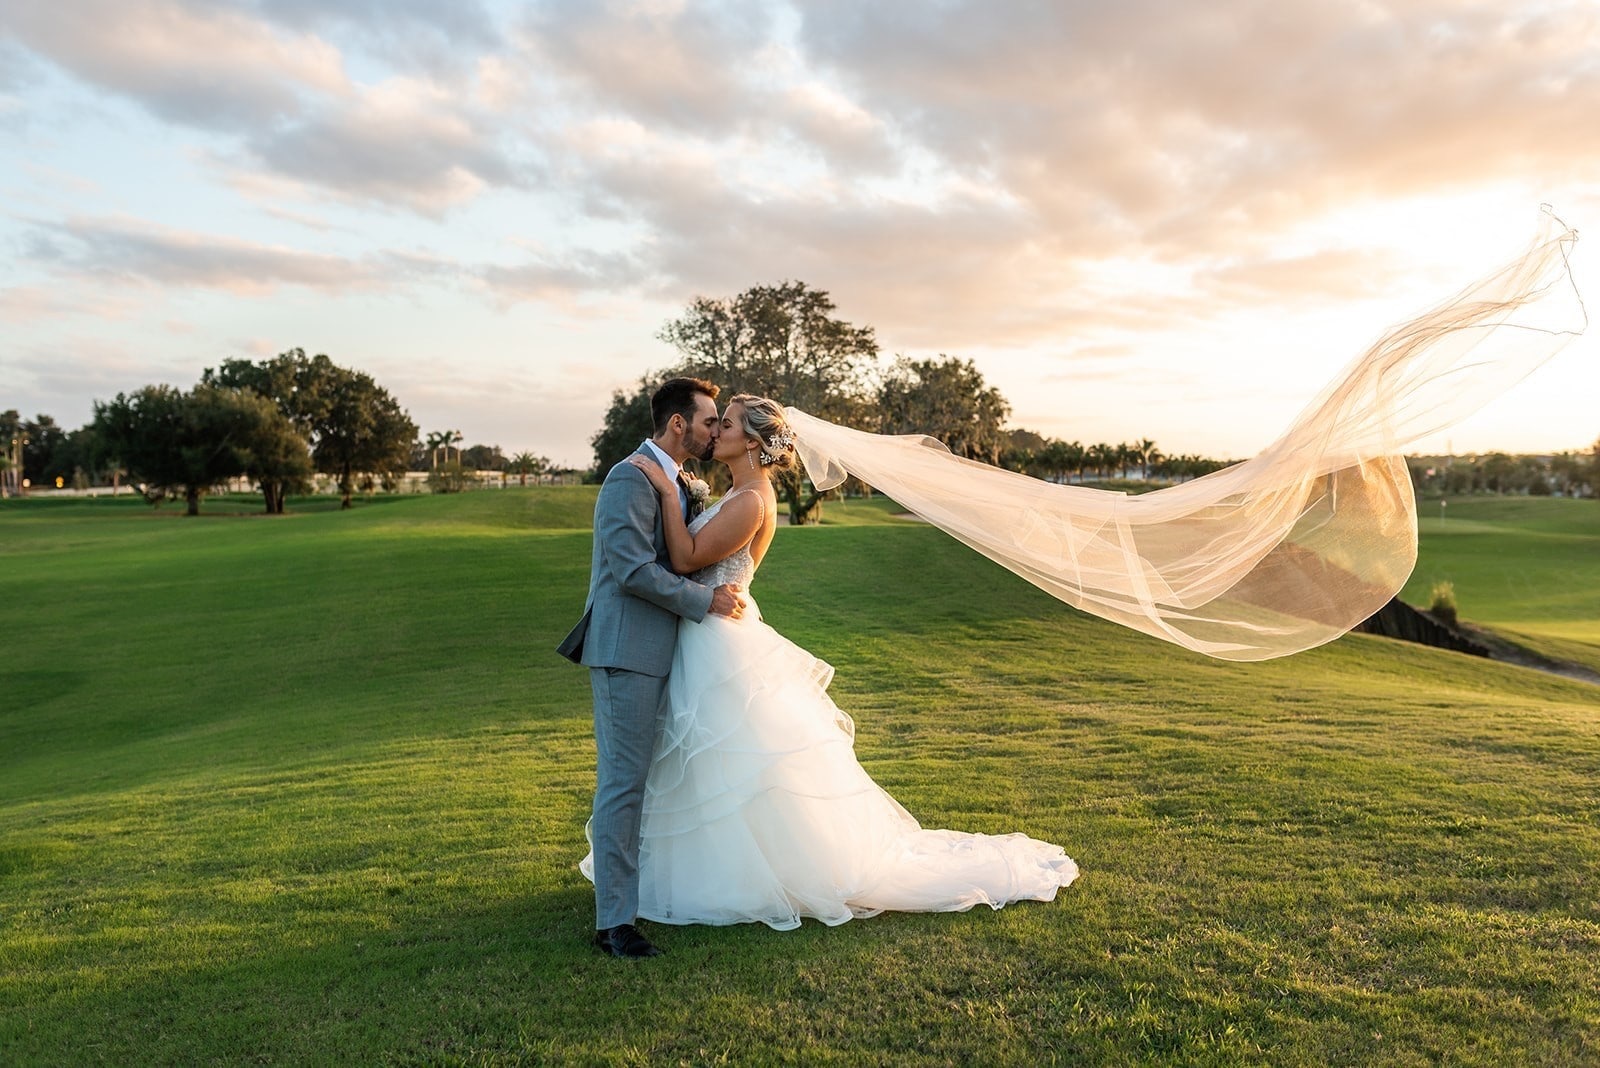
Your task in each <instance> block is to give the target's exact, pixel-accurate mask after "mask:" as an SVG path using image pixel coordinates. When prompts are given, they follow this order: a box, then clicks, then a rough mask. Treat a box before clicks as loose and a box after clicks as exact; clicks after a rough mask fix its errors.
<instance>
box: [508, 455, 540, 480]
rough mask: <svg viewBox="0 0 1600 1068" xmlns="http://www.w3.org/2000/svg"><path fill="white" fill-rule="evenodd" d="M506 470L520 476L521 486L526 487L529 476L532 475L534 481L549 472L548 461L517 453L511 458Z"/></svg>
mask: <svg viewBox="0 0 1600 1068" xmlns="http://www.w3.org/2000/svg"><path fill="white" fill-rule="evenodd" d="M507 470H509V471H515V472H516V473H517V474H519V475H521V476H522V484H523V485H524V486H526V485H527V484H528V476H529V475H532V476H533V477H534V478H535V479H537V478H538V477H539V476H541V475H543V474H544V473H545V472H546V471H548V470H550V461H549V460H547V459H545V458H544V457H543V456H535V455H534V454H533V453H531V452H519V453H517V454H516V455H515V456H513V457H512V458H511V463H510V465H509V466H508V467H507Z"/></svg>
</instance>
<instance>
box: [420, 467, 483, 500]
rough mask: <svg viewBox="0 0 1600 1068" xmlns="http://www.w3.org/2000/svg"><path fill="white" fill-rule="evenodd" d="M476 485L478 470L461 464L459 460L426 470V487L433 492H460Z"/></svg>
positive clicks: (474, 487)
mask: <svg viewBox="0 0 1600 1068" xmlns="http://www.w3.org/2000/svg"><path fill="white" fill-rule="evenodd" d="M477 486H478V472H476V471H474V470H472V469H471V468H468V467H465V466H463V465H462V464H461V462H460V461H459V460H451V461H450V462H449V463H442V464H440V465H439V466H438V467H435V468H434V469H433V470H432V471H430V472H428V489H429V490H431V491H432V492H434V493H460V492H462V491H463V490H469V489H476V488H477Z"/></svg>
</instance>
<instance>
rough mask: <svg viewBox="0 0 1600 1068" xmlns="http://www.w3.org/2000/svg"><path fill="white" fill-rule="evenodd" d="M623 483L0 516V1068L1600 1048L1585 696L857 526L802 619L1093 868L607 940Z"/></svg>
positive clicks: (803, 533)
mask: <svg viewBox="0 0 1600 1068" xmlns="http://www.w3.org/2000/svg"><path fill="white" fill-rule="evenodd" d="M592 492H593V491H592V490H589V489H583V488H576V487H574V488H571V489H561V490H527V491H523V490H508V491H503V492H495V493H487V492H485V493H478V494H473V495H469V496H466V497H460V498H419V499H407V500H396V501H383V502H381V503H380V502H373V503H372V504H368V505H363V506H361V507H358V508H357V509H355V510H354V511H352V512H348V513H339V512H337V511H328V510H322V511H318V510H313V509H311V508H310V507H308V506H306V505H305V504H304V503H302V504H300V505H299V506H298V507H299V511H298V514H295V515H291V516H288V517H284V518H282V519H251V518H246V517H238V518H231V517H218V518H206V517H202V518H200V519H197V520H184V519H181V518H178V517H176V516H168V515H161V514H150V513H149V512H148V511H147V510H145V509H143V508H142V506H140V507H138V508H130V507H128V506H127V505H125V504H116V503H111V502H102V503H99V504H95V505H87V504H74V505H69V504H65V503H61V502H27V503H24V504H22V505H18V504H16V503H15V502H12V503H10V504H8V505H6V506H4V507H0V603H3V604H4V605H5V606H6V614H5V619H6V623H7V626H6V628H5V632H6V634H7V635H8V643H7V649H6V655H5V656H4V658H3V660H0V665H3V666H0V1061H3V1062H4V1063H6V1064H33V1063H65V1062H71V1063H116V1064H121V1063H130V1062H136V1063H184V1064H187V1063H197V1062H205V1061H212V1060H226V1061H240V1060H264V1061H290V1062H308V1063H317V1062H352V1061H353V1062H380V1063H382V1062H429V1063H516V1062H542V1061H551V1060H562V1061H568V1060H571V1061H583V1062H596V1063H623V1064H642V1063H647V1062H648V1063H658V1062H668V1063H671V1062H677V1061H683V1062H696V1063H698V1062H704V1061H715V1060H728V1061H735V1062H749V1061H756V1062H780V1063H781V1062H791V1063H813V1062H824V1063H826V1062H838V1063H860V1062H863V1061H867V1062H877V1061H896V1060H901V1059H907V1058H911V1057H915V1058H917V1059H920V1060H924V1061H931V1062H935V1063H937V1062H948V1063H963V1062H969V1063H985V1064H996V1063H1028V1064H1033V1063H1038V1062H1040V1061H1050V1060H1060V1061H1064V1062H1068V1063H1072V1062H1090V1063H1138V1062H1162V1063H1171V1062H1177V1063H1239V1062H1264V1063H1265V1062H1270V1063H1274V1064H1297V1063H1298V1064H1325V1063H1338V1062H1344V1063H1373V1062H1381V1063H1386V1064H1431V1063H1437V1062H1438V1061H1440V1060H1449V1061H1452V1062H1457V1063H1484V1064H1505V1063H1547V1064H1561V1063H1573V1062H1579V1061H1585V1060H1588V1061H1593V1060H1595V1059H1596V1058H1597V1057H1600V993H1597V990H1596V987H1595V984H1594V979H1593V960H1594V959H1595V958H1596V955H1597V954H1600V905H1597V894H1596V884H1597V876H1600V825H1597V820H1596V811H1597V802H1600V795H1597V793H1596V785H1595V784H1596V782H1597V781H1600V729H1597V728H1600V702H1597V700H1596V695H1595V692H1594V690H1593V688H1591V687H1586V686H1584V685H1582V684H1579V683H1575V682H1568V681H1564V680H1561V679H1557V678H1553V677H1548V676H1543V675H1539V674H1537V673H1533V672H1529V671H1524V670H1521V669H1516V668H1508V667H1503V666H1500V665H1496V664H1493V663H1487V662H1480V661H1476V660H1473V659H1471V658H1467V657H1459V656H1454V655H1451V654H1447V653H1441V652H1436V651H1432V650H1426V649H1420V648H1412V647H1406V646H1402V645H1400V644H1398V643H1391V642H1385V641H1383V640H1381V639H1376V638H1366V637H1359V636H1353V637H1349V638H1346V639H1343V640H1341V641H1339V642H1336V643H1334V644H1332V645H1330V646H1327V647H1325V648H1322V649H1318V650H1315V651H1313V652H1310V653H1307V654H1304V655H1301V656H1298V657H1294V658H1290V659H1288V660H1284V661H1275V662H1272V663H1267V664H1259V665H1231V664H1224V663H1219V662H1212V661H1206V660H1203V659H1200V658H1197V657H1194V656H1192V655H1189V654H1186V653H1184V652H1182V651H1180V650H1177V649H1174V648H1171V647H1168V646H1164V645H1161V644H1159V643H1157V642H1155V641H1153V640H1150V639H1146V638H1143V637H1142V636H1139V635H1135V634H1130V633H1128V632H1126V631H1123V630H1120V629H1118V628H1115V627H1112V626H1110V625H1107V624H1103V623H1100V622H1099V621H1096V620H1093V619H1089V618H1086V617H1084V616H1082V615H1079V614H1077V613H1074V612H1071V611H1070V610H1068V609H1066V608H1064V607H1063V606H1061V605H1059V604H1057V603H1056V602H1054V601H1052V600H1050V599H1049V598H1047V597H1045V596H1044V595H1043V594H1041V593H1039V592H1037V591H1035V590H1033V589H1032V588H1031V587H1028V586H1026V585H1024V584H1023V583H1021V582H1020V581H1018V580H1015V579H1014V578H1013V577H1011V576H1010V575H1009V574H1007V573H1005V572H1003V571H1000V570H999V569H997V568H995V567H993V566H992V565H990V564H988V563H987V562H986V561H983V560H982V559H981V558H978V557H976V556H975V555H974V554H972V553H970V552H969V551H967V550H966V549H964V548H962V547H961V546H959V545H957V544H956V543H954V542H953V541H952V540H950V539H949V538H947V537H945V536H943V535H941V534H939V533H938V532H937V531H934V530H931V529H928V528H926V527H923V526H921V525H918V524H914V523H894V522H890V521H887V520H885V521H883V522H880V523H878V524H877V525H873V524H871V523H869V522H868V519H870V515H868V514H866V513H867V512H868V511H869V510H866V509H863V510H858V511H854V512H852V511H847V512H846V517H845V518H846V519H848V520H849V521H848V522H846V523H843V524H841V525H836V526H827V527H822V528H801V529H793V530H789V529H785V530H781V531H780V532H779V541H778V542H777V545H776V548H775V550H774V552H773V554H772V556H771V558H770V559H769V562H768V565H767V567H766V569H765V570H764V571H763V574H762V576H761V579H760V581H759V584H758V586H757V592H758V595H759V596H760V598H761V603H762V606H763V609H764V610H765V612H766V613H767V616H768V617H769V619H771V620H772V621H773V622H774V623H775V624H776V625H777V626H778V627H779V628H780V629H782V630H783V631H785V632H786V633H788V634H789V635H790V636H791V637H793V638H794V639H795V640H797V641H799V642H800V643H801V644H803V645H805V646H807V647H808V648H810V649H812V650H813V651H815V652H817V653H818V654H819V655H822V656H824V657H826V658H828V659H829V660H830V661H832V662H833V663H834V664H835V665H836V666H837V668H838V671H839V674H838V679H837V681H836V682H835V687H834V688H835V693H836V696H837V697H838V699H839V701H840V703H841V704H842V705H843V706H844V707H845V708H846V709H848V710H849V711H850V712H851V713H852V714H853V715H854V716H855V717H856V720H857V723H858V728H859V737H858V741H857V749H858V752H859V753H860V754H861V756H862V759H863V761H864V762H865V763H866V764H867V766H868V767H869V769H870V770H871V771H872V773H873V774H874V775H875V776H876V777H877V778H878V779H879V781H880V782H882V783H883V784H884V785H885V786H886V787H887V788H888V789H889V790H890V791H891V792H892V793H894V794H895V795H896V796H897V797H898V798H899V799H900V800H901V801H902V802H903V803H905V804H906V806H907V807H908V808H909V809H910V810H911V811H912V812H914V813H915V814H917V815H918V816H919V817H920V818H921V819H922V820H923V821H924V823H925V824H927V825H930V826H952V827H958V828H963V829H968V830H978V831H991V832H1004V831H1013V830H1021V831H1026V832H1028V833H1030V834H1033V835H1035V836H1038V837H1042V838H1046V839H1049V840H1052V841H1057V842H1060V843H1062V844H1064V845H1066V846H1067V848H1068V851H1069V852H1070V853H1072V854H1073V856H1075V857H1076V858H1077V859H1078V861H1079V862H1080V864H1081V865H1082V866H1083V869H1084V872H1085V874H1084V876H1083V878H1082V879H1081V880H1080V881H1079V882H1078V883H1077V884H1076V885H1074V886H1073V887H1072V888H1071V889H1069V890H1068V891H1066V892H1064V893H1063V894H1062V895H1061V896H1060V898H1058V900H1057V901H1056V902H1054V903H1051V904H1046V905H1039V904H1025V905H1021V906H1016V907H1012V908H1008V909H1005V910H1003V911H1001V912H999V913H991V912H988V911H987V910H982V911H981V912H973V913H967V914H963V915H936V916H920V915H888V916H881V917H878V918H875V919H873V920H869V921H863V922H857V923H852V924H849V925H846V926H845V927H842V928H833V929H829V928H824V927H822V926H820V925H817V924H808V925H806V926H805V927H804V928H802V929H801V930H799V931H796V932H790V933H783V934H780V933H776V932H772V931H769V930H767V929H766V928H764V927H737V928H685V929H670V928H668V929H661V928H657V929H656V932H657V933H658V934H659V935H660V939H661V941H662V942H663V944H664V945H666V947H667V948H668V950H669V953H668V955H667V956H666V957H663V958H661V959H660V960H657V961H651V962H648V963H645V964H643V965H634V964H631V963H627V962H617V961H612V960H609V959H602V958H600V957H598V956H596V955H594V953H593V952H592V951H591V950H590V949H589V948H588V946H587V944H586V940H587V931H588V929H589V926H590V923H591V920H592V902H591V895H590V891H589V887H588V884H587V883H585V882H584V881H583V879H582V877H581V876H580V875H579V874H578V873H577V871H576V870H575V863H576V861H577V859H578V858H579V856H580V855H581V854H582V852H583V848H584V847H583V839H582V825H583V820H584V817H585V815H586V810H587V806H588V802H589V793H590V789H591V787H592V782H593V750H592V741H591V738H590V729H589V721H588V720H589V696H588V688H587V682H586V680H585V678H584V677H583V672H581V671H579V670H578V669H576V668H573V667H572V666H571V665H569V664H566V663H565V662H564V661H561V660H560V659H559V658H557V657H556V656H555V655H554V653H553V652H552V651H551V650H552V649H553V647H554V646H555V644H556V642H557V641H558V640H559V638H560V636H561V634H562V633H564V631H565V629H566V628H567V626H568V625H569V624H570V623H571V621H572V620H573V619H575V618H576V616H577V614H578V612H579V610H580V609H581V605H582V600H583V592H584V586H585V582H586V579H587V563H588V547H589V535H588V532H587V530H586V529H585V528H586V524H587V510H588V508H589V505H590V502H591V501H592ZM216 503H217V504H219V505H221V504H224V503H225V502H216ZM209 507H210V504H208V508H209ZM241 507H243V508H245V509H248V508H249V507H250V505H249V502H242V504H241ZM846 507H847V509H850V508H854V504H852V505H849V506H846ZM1452 507H1454V506H1452ZM1483 522H1486V523H1491V524H1493V523H1499V522H1501V521H1500V520H1498V519H1495V518H1493V517H1486V518H1485V519H1484V520H1483ZM1428 551H1429V546H1427V545H1425V555H1426V553H1427V552H1428ZM1590 560H1591V563H1590V570H1589V571H1588V572H1587V573H1586V574H1587V576H1588V578H1587V581H1588V582H1589V583H1590V584H1591V586H1592V584H1593V576H1594V571H1593V569H1594V568H1595V567H1596V566H1600V562H1597V561H1595V560H1594V558H1593V557H1591V558H1590ZM1457 584H1458V591H1462V592H1463V601H1464V604H1463V609H1464V612H1465V613H1466V614H1467V616H1468V618H1473V615H1472V605H1473V603H1474V600H1473V596H1472V595H1471V594H1470V593H1469V592H1467V590H1468V587H1467V585H1466V584H1465V583H1463V582H1461V581H1460V580H1457ZM1575 618H1576V617H1575ZM1529 622H1530V624H1537V623H1538V622H1539V620H1537V619H1530V620H1529ZM1579 622H1581V620H1579Z"/></svg>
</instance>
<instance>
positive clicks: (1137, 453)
mask: <svg viewBox="0 0 1600 1068" xmlns="http://www.w3.org/2000/svg"><path fill="white" fill-rule="evenodd" d="M1133 451H1134V458H1135V459H1136V460H1138V462H1139V475H1140V477H1142V478H1145V479H1149V477H1150V468H1151V466H1152V465H1153V464H1154V463H1155V462H1156V458H1157V457H1159V456H1160V455H1161V453H1160V452H1159V451H1158V450H1157V449H1156V443H1155V442H1153V441H1151V440H1150V439H1149V438H1144V439H1143V440H1141V441H1139V442H1138V443H1137V444H1135V445H1134V446H1133Z"/></svg>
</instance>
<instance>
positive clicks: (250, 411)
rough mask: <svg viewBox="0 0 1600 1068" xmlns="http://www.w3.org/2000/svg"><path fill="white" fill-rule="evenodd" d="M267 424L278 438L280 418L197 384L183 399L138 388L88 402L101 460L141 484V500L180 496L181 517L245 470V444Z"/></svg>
mask: <svg viewBox="0 0 1600 1068" xmlns="http://www.w3.org/2000/svg"><path fill="white" fill-rule="evenodd" d="M274 421H276V422H277V423H278V427H277V430H276V431H275V433H283V432H285V429H286V426H285V422H284V420H283V417H282V415H281V414H280V413H278V412H277V411H276V410H275V409H274V408H273V407H272V405H271V404H270V403H269V402H266V401H265V400H264V399H262V398H260V397H256V396H254V395H251V394H248V393H246V392H244V391H241V390H232V389H223V388H220V387H217V386H212V385H206V384H201V385H198V386H196V387H195V388H194V389H193V390H192V391H190V392H188V393H184V392H181V391H180V390H177V389H174V388H173V387H171V386H146V387H144V388H143V389H141V390H138V391H137V392H135V393H133V394H132V395H131V396H129V395H124V394H121V393H119V394H117V396H116V399H115V400H112V401H109V402H99V401H96V402H95V406H94V423H93V426H94V429H95V433H96V434H98V435H99V437H100V438H101V440H102V441H104V442H105V445H106V449H107V450H108V452H109V453H110V454H112V455H114V456H115V457H117V459H118V460H119V461H120V462H121V464H122V465H124V466H125V467H126V468H127V469H128V471H129V472H130V473H131V474H132V475H133V476H134V477H135V478H137V479H139V480H140V481H141V482H142V483H143V485H141V486H140V489H141V492H143V493H144V495H145V497H146V499H147V500H149V501H151V503H160V501H162V500H163V499H165V498H166V497H168V496H174V495H180V494H181V495H182V496H183V498H184V500H185V502H186V506H187V507H186V513H187V514H188V515H199V514H200V499H201V497H203V496H204V495H205V494H206V493H207V492H208V491H209V490H210V489H211V487H213V486H215V485H216V484H217V483H219V482H222V481H224V480H226V479H229V478H233V477H235V476H237V475H242V474H245V473H246V472H247V471H248V470H249V469H250V465H251V463H252V456H251V453H250V447H251V442H252V441H256V442H259V441H260V440H261V439H262V435H263V433H264V431H263V424H264V423H271V422H274Z"/></svg>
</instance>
